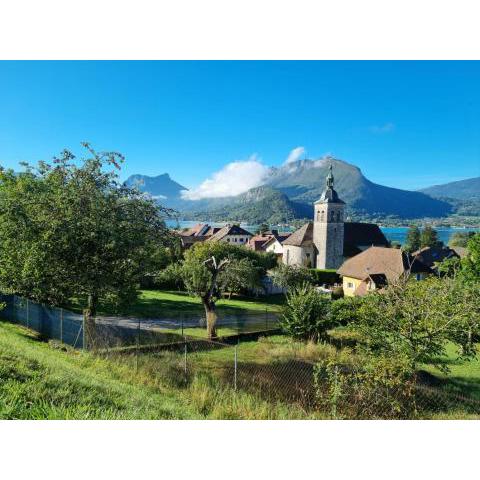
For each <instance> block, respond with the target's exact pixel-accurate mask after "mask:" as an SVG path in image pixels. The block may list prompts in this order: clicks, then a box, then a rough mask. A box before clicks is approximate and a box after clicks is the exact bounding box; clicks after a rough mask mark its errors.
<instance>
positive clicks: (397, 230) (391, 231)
mask: <svg viewBox="0 0 480 480" xmlns="http://www.w3.org/2000/svg"><path fill="white" fill-rule="evenodd" d="M166 223H167V226H168V227H169V228H177V227H180V228H190V227H193V226H194V225H197V224H198V223H209V224H210V225H213V226H222V225H225V223H228V222H227V221H225V222H209V221H200V220H178V222H177V220H167V222H166ZM230 223H233V222H230ZM239 223H240V225H241V226H242V227H243V228H245V230H248V231H249V232H251V233H255V231H256V230H257V228H258V227H259V225H251V224H247V223H244V222H239ZM270 227H271V228H276V229H278V230H279V231H285V232H291V231H294V230H295V228H294V227H293V226H291V225H288V226H287V225H271V226H270ZM379 227H380V229H381V230H382V232H383V233H384V235H385V236H386V237H387V240H389V241H390V242H398V243H400V244H402V245H403V244H404V243H405V240H406V237H407V231H408V227H406V226H397V227H394V226H383V225H381V224H379ZM434 228H435V230H436V231H437V232H438V238H439V240H441V241H442V242H443V243H444V244H447V243H448V241H449V240H450V237H451V236H452V234H453V233H455V232H480V228H478V227H463V226H458V227H457V226H455V227H454V226H451V227H445V226H438V227H437V226H434Z"/></svg>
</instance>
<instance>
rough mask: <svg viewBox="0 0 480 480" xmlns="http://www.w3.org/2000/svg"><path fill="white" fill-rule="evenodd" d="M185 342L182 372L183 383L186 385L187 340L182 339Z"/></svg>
mask: <svg viewBox="0 0 480 480" xmlns="http://www.w3.org/2000/svg"><path fill="white" fill-rule="evenodd" d="M183 340H184V342H185V351H184V354H183V372H184V374H185V383H187V339H186V338H185V337H183Z"/></svg>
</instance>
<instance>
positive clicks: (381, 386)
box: [314, 355, 417, 419]
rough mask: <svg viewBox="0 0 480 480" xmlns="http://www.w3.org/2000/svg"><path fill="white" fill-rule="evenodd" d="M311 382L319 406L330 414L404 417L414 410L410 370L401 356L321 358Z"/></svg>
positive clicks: (356, 416)
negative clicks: (343, 360) (345, 360)
mask: <svg viewBox="0 0 480 480" xmlns="http://www.w3.org/2000/svg"><path fill="white" fill-rule="evenodd" d="M353 358H354V357H352V360H353ZM314 385H315V394H316V398H317V401H318V404H319V407H320V408H321V409H324V410H326V411H329V412H330V415H331V417H332V418H351V419H362V418H368V419H375V418H385V419H399V418H403V419H408V418H414V417H415V416H416V413H417V407H416V402H415V375H414V370H413V368H412V366H411V364H410V363H409V362H408V360H406V359H405V358H402V357H386V356H373V355H370V356H367V357H365V358H363V359H362V361H361V362H359V361H358V360H357V361H350V362H349V363H344V362H341V361H338V360H337V359H335V358H331V359H327V360H321V361H319V362H318V363H317V364H316V366H315V368H314Z"/></svg>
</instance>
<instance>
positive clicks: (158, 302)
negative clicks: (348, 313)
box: [71, 290, 284, 318]
mask: <svg viewBox="0 0 480 480" xmlns="http://www.w3.org/2000/svg"><path fill="white" fill-rule="evenodd" d="M283 301H284V296H283V295H269V296H265V297H259V298H247V297H236V296H235V297H233V298H232V299H231V300H228V299H222V300H219V301H218V302H217V310H218V314H219V315H222V314H225V315H226V314H230V315H234V314H240V313H265V311H268V312H279V311H280V309H281V306H282V304H283ZM71 308H73V309H74V310H76V311H81V309H82V307H81V303H80V302H79V301H78V300H77V301H76V302H73V304H72V305H71ZM99 313H100V314H101V315H111V314H115V313H117V312H115V311H114V310H113V309H112V308H111V307H109V306H108V305H101V306H100V308H99ZM119 313H121V314H122V315H127V316H132V317H143V318H161V317H181V316H182V315H186V316H192V315H203V307H202V304H201V302H200V299H199V298H197V297H192V296H190V295H188V293H186V292H175V291H162V290H142V291H141V292H140V295H139V298H138V299H137V301H136V302H135V303H133V304H132V305H129V306H128V308H126V309H125V310H124V311H122V312H119Z"/></svg>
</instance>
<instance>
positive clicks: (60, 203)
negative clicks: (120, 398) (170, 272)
mask: <svg viewBox="0 0 480 480" xmlns="http://www.w3.org/2000/svg"><path fill="white" fill-rule="evenodd" d="M83 146H84V147H85V149H86V151H87V155H88V156H87V158H86V159H84V160H83V161H80V162H78V161H77V160H76V159H75V156H74V155H73V154H72V153H71V152H69V151H67V150H64V151H63V152H62V154H61V156H60V157H58V158H57V157H55V158H54V159H53V162H52V163H51V164H49V163H46V162H39V164H38V166H37V167H36V168H34V167H32V166H30V165H25V167H26V169H25V171H24V172H22V173H20V174H15V173H13V172H12V171H5V170H1V171H0V207H1V208H0V286H1V287H2V288H3V289H7V290H9V291H12V292H15V293H18V294H20V295H24V296H27V297H29V298H32V299H34V300H38V301H40V302H47V303H52V304H54V305H60V304H64V303H66V302H68V301H69V300H70V299H71V298H72V297H76V298H79V299H85V304H84V306H85V310H84V314H85V318H86V325H87V328H88V332H87V333H88V335H93V332H94V316H95V314H96V311H97V308H98V304H99V301H100V299H102V300H105V301H112V302H114V303H115V304H117V305H121V304H122V303H125V302H127V301H131V300H132V299H133V298H134V297H135V296H136V295H137V292H138V284H139V281H140V279H141V277H142V276H143V275H144V274H145V272H154V271H155V269H156V265H155V258H156V255H155V252H157V251H158V249H159V247H160V246H161V245H165V244H167V243H168V242H169V241H170V239H171V235H170V234H169V231H168V229H167V227H166V226H165V222H164V214H165V213H167V211H166V210H165V209H162V208H161V207H159V206H158V204H157V203H156V202H155V201H154V200H153V199H148V198H146V197H145V196H144V195H142V194H141V193H140V192H138V191H137V190H135V189H132V188H129V187H126V186H125V185H123V184H122V183H121V182H120V181H119V178H118V175H117V173H116V171H115V170H117V169H120V164H121V163H122V162H123V160H124V159H123V156H122V155H121V154H119V153H116V152H96V151H95V150H93V149H92V148H91V147H90V145H89V144H87V143H84V144H83Z"/></svg>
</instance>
